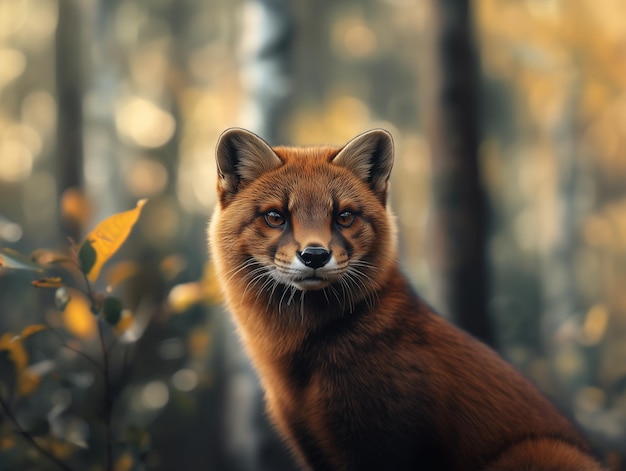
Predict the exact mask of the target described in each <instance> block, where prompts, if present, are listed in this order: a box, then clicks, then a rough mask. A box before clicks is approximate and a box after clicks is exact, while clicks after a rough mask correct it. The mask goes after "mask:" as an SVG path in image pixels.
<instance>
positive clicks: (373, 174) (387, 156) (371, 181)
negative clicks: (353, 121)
mask: <svg viewBox="0 0 626 471" xmlns="http://www.w3.org/2000/svg"><path fill="white" fill-rule="evenodd" d="M332 162H333V163H334V164H336V165H341V166H342V167H346V168H347V169H349V170H351V171H352V172H353V173H354V174H355V175H356V176H357V177H359V178H360V179H361V180H363V181H364V182H366V183H367V184H368V185H369V186H370V188H371V189H372V191H373V192H374V193H375V194H376V196H377V197H378V199H379V200H380V201H381V202H382V204H383V205H384V204H385V202H386V199H387V188H388V186H389V175H390V174H391V167H392V166H393V138H392V137H391V134H389V132H387V131H385V130H384V129H372V130H371V131H367V132H364V133H363V134H360V135H358V136H357V137H355V138H354V139H352V140H351V141H350V142H348V143H347V144H346V145H345V146H344V147H343V149H341V150H340V151H339V153H338V154H337V155H336V156H335V158H334V159H333V160H332Z"/></svg>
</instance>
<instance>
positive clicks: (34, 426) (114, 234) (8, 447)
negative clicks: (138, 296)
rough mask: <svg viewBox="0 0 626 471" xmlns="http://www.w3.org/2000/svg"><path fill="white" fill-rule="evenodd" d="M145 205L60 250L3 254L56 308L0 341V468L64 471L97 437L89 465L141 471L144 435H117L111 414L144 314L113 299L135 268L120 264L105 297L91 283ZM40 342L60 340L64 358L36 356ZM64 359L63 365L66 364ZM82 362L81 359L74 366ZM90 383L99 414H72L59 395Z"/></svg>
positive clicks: (4, 263) (3, 261)
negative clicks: (97, 387)
mask: <svg viewBox="0 0 626 471" xmlns="http://www.w3.org/2000/svg"><path fill="white" fill-rule="evenodd" d="M145 203H146V201H145V200H142V201H139V203H138V204H137V206H136V207H135V208H134V209H132V210H130V211H126V212H122V213H119V214H114V215H112V216H110V217H109V218H107V219H105V220H103V221H102V222H100V223H99V224H98V225H97V226H96V228H95V229H94V230H92V231H91V232H90V233H89V234H88V235H87V237H86V238H85V240H84V241H83V242H82V243H81V244H79V245H76V244H74V243H71V245H70V246H69V248H68V249H67V250H65V251H52V250H46V249H39V250H36V251H35V252H33V254H32V255H31V256H30V257H25V256H23V255H21V254H19V253H18V252H16V251H14V250H11V249H7V248H3V249H0V270H2V269H4V270H23V271H27V272H30V273H32V277H33V278H34V279H33V280H32V282H31V284H32V286H33V287H34V288H37V289H42V290H54V296H53V299H54V304H55V309H54V311H55V312H56V313H58V316H52V317H50V318H51V319H57V320H58V322H52V323H46V324H35V325H26V326H24V327H23V329H22V330H21V332H19V333H18V334H17V335H15V334H13V333H11V332H5V333H4V334H2V335H0V411H1V415H0V419H2V420H1V421H0V453H1V455H2V464H1V465H0V469H16V468H18V467H20V468H21V467H22V466H24V463H26V462H28V460H29V459H30V460H32V459H35V460H37V463H38V469H39V466H44V467H45V466H48V465H49V467H50V469H63V470H70V469H73V468H71V467H70V465H68V464H67V463H68V462H69V461H70V459H71V458H72V457H73V456H75V455H78V454H80V453H81V450H84V449H86V448H88V447H90V446H92V447H93V446H94V445H93V443H94V440H95V441H96V442H97V441H101V443H100V449H101V450H100V451H101V457H100V459H99V460H98V462H99V463H100V465H99V466H97V467H96V468H94V469H103V470H119V471H122V470H133V469H139V468H140V466H141V460H142V456H145V451H146V450H147V448H148V447H149V446H150V437H149V435H148V434H147V433H145V432H144V431H141V430H139V431H137V430H134V431H133V430H125V431H124V430H117V428H116V427H114V424H113V412H114V407H115V406H116V402H117V401H118V399H119V398H120V396H121V395H122V393H123V392H124V388H125V386H126V385H125V384H124V383H125V381H126V379H127V378H128V374H129V369H130V367H131V363H132V348H133V344H134V343H135V342H136V341H137V340H138V339H139V338H140V337H141V336H142V334H143V332H144V331H145V329H146V327H147V325H148V321H149V318H148V316H147V315H146V314H141V313H140V312H136V313H131V312H130V310H128V309H125V308H124V303H123V302H122V300H121V299H119V298H118V297H116V296H114V295H112V294H111V293H113V292H114V291H115V289H116V284H118V283H120V282H121V281H123V280H125V279H127V278H128V277H130V276H132V275H133V274H135V273H136V272H137V270H136V269H135V266H134V265H133V264H132V263H131V262H121V263H119V264H117V265H114V270H111V271H110V273H109V277H108V281H109V283H108V285H107V288H106V294H105V293H101V292H98V291H96V290H95V289H94V285H95V284H96V283H97V282H98V281H99V279H100V273H101V270H102V268H103V266H104V265H105V264H106V263H107V261H109V259H110V258H111V257H112V256H113V255H114V254H115V253H116V252H117V251H118V249H119V248H120V247H121V246H122V244H123V243H124V242H125V240H126V239H127V237H128V236H129V234H130V232H131V230H132V228H133V226H134V225H135V223H136V222H137V220H138V219H139V217H140V215H141V212H142V209H143V207H144V205H145ZM44 336H47V337H48V339H47V340H48V341H50V340H51V339H52V340H54V341H55V342H56V344H57V345H59V344H60V348H61V349H62V350H63V351H64V354H62V355H58V353H59V352H58V351H57V352H52V353H51V354H50V356H51V358H44V359H40V357H41V354H40V353H39V354H38V349H40V348H43V345H44V344H45V342H43V341H39V342H38V337H44ZM68 354H69V355H68ZM68 359H69V365H63V364H62V363H63V362H64V361H65V362H66V363H68ZM80 359H82V361H83V363H78V362H79V361H80ZM68 366H69V368H68ZM81 368H82V369H81ZM92 374H95V375H97V376H99V378H93V377H92ZM94 381H95V382H100V383H101V384H102V395H103V398H102V400H103V403H102V404H103V407H102V411H101V412H100V414H99V416H98V414H97V415H96V416H91V415H85V416H84V417H80V416H77V415H75V412H74V411H73V410H71V408H70V402H71V401H70V400H69V399H68V398H67V397H66V394H65V393H67V392H68V391H71V392H72V393H74V391H73V390H75V389H89V387H90V385H91V384H92V383H93V382H94ZM74 394H75V395H77V396H78V395H79V394H77V393H74ZM46 396H48V397H52V398H53V400H46V399H45V397H46ZM82 396H83V398H84V399H85V400H93V398H89V396H88V395H86V394H83V395H82ZM37 402H39V404H40V407H37V408H36V413H35V414H33V413H32V412H31V413H29V411H28V409H29V407H32V406H33V404H35V403H37ZM41 406H43V407H41ZM5 418H6V420H4V419H5ZM118 428H119V427H118ZM24 444H28V445H29V446H30V449H28V448H26V447H25V446H23V445H24ZM96 446H97V445H96ZM33 450H34V451H36V452H37V453H36V454H35V455H33V454H32V451H33ZM42 457H44V458H45V459H44V458H42ZM46 462H47V464H46ZM41 463H44V464H41ZM7 466H8V468H7ZM45 469H48V468H47V467H46V468H45Z"/></svg>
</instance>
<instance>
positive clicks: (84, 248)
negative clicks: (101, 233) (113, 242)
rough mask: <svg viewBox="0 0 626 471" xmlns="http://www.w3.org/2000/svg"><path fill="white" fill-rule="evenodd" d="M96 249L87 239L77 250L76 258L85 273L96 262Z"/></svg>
mask: <svg viewBox="0 0 626 471" xmlns="http://www.w3.org/2000/svg"><path fill="white" fill-rule="evenodd" d="M96 257H97V254H96V249H94V248H93V245H92V243H91V241H90V240H89V239H87V240H85V242H83V245H81V246H80V250H79V252H78V259H79V260H80V270H81V271H82V272H83V273H84V274H85V275H86V274H88V273H89V271H90V270H91V269H92V268H93V266H94V265H95V264H96Z"/></svg>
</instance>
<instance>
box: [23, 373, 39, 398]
mask: <svg viewBox="0 0 626 471" xmlns="http://www.w3.org/2000/svg"><path fill="white" fill-rule="evenodd" d="M39 383H41V378H40V377H39V376H38V375H37V374H35V373H33V372H32V371H29V369H28V368H26V369H24V370H23V371H21V372H20V374H19V376H18V380H17V393H18V394H19V395H20V396H28V395H29V394H32V393H33V392H35V390H36V389H37V387H38V386H39Z"/></svg>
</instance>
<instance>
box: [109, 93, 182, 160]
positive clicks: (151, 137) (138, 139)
mask: <svg viewBox="0 0 626 471" xmlns="http://www.w3.org/2000/svg"><path fill="white" fill-rule="evenodd" d="M115 127H116V129H117V132H118V134H119V135H120V137H122V138H123V139H125V140H126V141H129V142H130V143H132V144H134V145H137V146H141V147H147V148H156V147H161V146H162V145H164V144H165V143H167V142H168V141H169V140H170V139H171V138H172V136H173V135H174V131H175V129H176V121H175V120H174V117H173V116H172V115H171V114H170V113H168V112H167V111H165V110H164V109H162V108H161V107H159V106H157V105H156V104H155V103H153V102H151V101H149V100H146V99H144V98H140V97H131V98H127V99H126V100H124V101H123V102H122V103H121V104H120V105H119V106H118V108H117V110H116V113H115Z"/></svg>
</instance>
